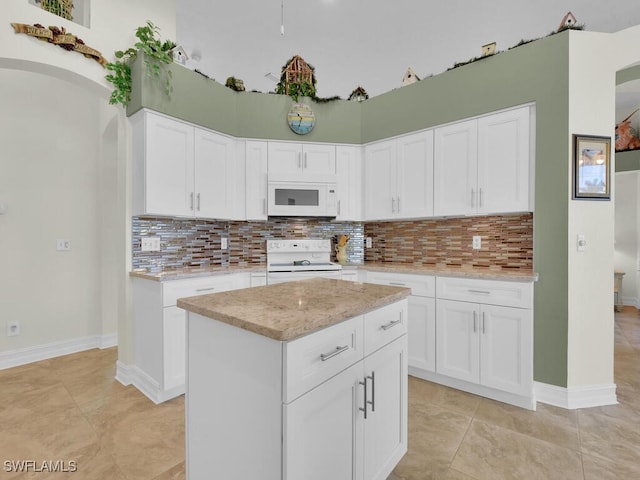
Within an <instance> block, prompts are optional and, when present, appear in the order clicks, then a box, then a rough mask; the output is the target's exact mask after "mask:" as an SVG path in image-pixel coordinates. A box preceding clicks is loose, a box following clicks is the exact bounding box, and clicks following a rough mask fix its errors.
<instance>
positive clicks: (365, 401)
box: [358, 377, 369, 420]
mask: <svg viewBox="0 0 640 480" xmlns="http://www.w3.org/2000/svg"><path fill="white" fill-rule="evenodd" d="M358 384H359V385H362V386H363V387H364V407H358V410H360V411H361V412H364V419H365V420H366V419H367V404H368V403H369V402H368V400H367V377H364V382H358Z"/></svg>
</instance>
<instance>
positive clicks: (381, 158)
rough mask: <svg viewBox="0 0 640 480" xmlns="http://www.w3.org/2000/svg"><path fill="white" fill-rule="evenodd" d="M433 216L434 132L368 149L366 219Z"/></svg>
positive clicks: (366, 157)
mask: <svg viewBox="0 0 640 480" xmlns="http://www.w3.org/2000/svg"><path fill="white" fill-rule="evenodd" d="M430 216H433V131H432V130H428V131H425V132H420V133H415V134H412V135H405V136H403V137H399V138H397V139H395V140H387V141H384V142H378V143H374V144H370V145H367V146H366V147H365V218H366V219H367V220H384V219H390V218H420V217H430Z"/></svg>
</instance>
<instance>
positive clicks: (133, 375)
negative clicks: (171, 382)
mask: <svg viewBox="0 0 640 480" xmlns="http://www.w3.org/2000/svg"><path fill="white" fill-rule="evenodd" d="M116 380H118V381H119V382H120V383H121V384H122V385H124V386H127V385H133V386H134V387H136V388H137V389H138V390H140V391H141V392H142V393H143V394H144V395H145V396H146V397H147V398H148V399H149V400H151V401H152V402H153V403H155V404H156V405H157V404H159V403H162V402H166V401H167V400H171V399H172V398H175V397H178V396H180V395H182V394H183V393H184V390H185V388H184V385H179V386H177V387H174V388H170V389H168V390H162V389H161V388H160V384H159V383H158V382H157V381H156V380H155V379H153V378H151V377H150V376H149V375H148V374H147V373H146V372H144V371H142V370H141V369H140V368H138V367H137V366H136V365H125V364H123V363H121V362H120V361H119V360H118V362H117V363H116Z"/></svg>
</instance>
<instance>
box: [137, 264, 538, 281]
mask: <svg viewBox="0 0 640 480" xmlns="http://www.w3.org/2000/svg"><path fill="white" fill-rule="evenodd" d="M266 269H267V266H266V265H242V266H241V265H234V266H226V267H221V266H213V267H190V268H177V269H172V270H164V271H160V272H148V271H146V270H133V271H132V272H130V273H129V275H130V276H132V277H138V278H145V279H147V280H154V281H157V282H164V281H170V280H180V279H183V278H194V277H206V276H210V275H224V274H228V273H237V272H256V273H264V272H265V271H266ZM343 269H344V270H353V269H358V270H365V271H370V272H387V273H407V274H413V275H435V276H438V277H464V278H477V279H480V280H482V279H484V280H507V281H509V280H510V281H513V282H537V281H538V274H537V273H535V272H533V271H531V270H506V269H501V270H498V269H492V268H491V267H489V268H481V267H451V266H444V265H443V266H433V265H412V264H408V263H371V262H369V263H357V264H347V265H343Z"/></svg>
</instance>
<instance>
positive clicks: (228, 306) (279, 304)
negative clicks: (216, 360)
mask: <svg viewBox="0 0 640 480" xmlns="http://www.w3.org/2000/svg"><path fill="white" fill-rule="evenodd" d="M410 293H411V290H410V289H408V288H401V287H390V286H387V285H372V284H370V283H359V282H348V281H344V280H334V279H329V278H310V279H306V280H300V281H297V282H287V283H279V284H276V285H269V286H266V287H254V288H245V289H242V290H232V291H229V292H220V293H212V294H209V295H199V296H197V297H186V298H179V299H178V307H180V308H183V309H185V310H188V311H190V312H194V313H198V314H200V315H203V316H205V317H209V318H213V319H216V320H219V321H221V322H225V323H228V324H230V325H234V326H236V327H240V328H243V329H245V330H249V331H251V332H254V333H258V334H260V335H264V336H266V337H269V338H273V339H274V340H283V341H286V340H294V339H296V338H298V337H301V336H303V335H307V334H309V333H313V332H315V331H317V330H320V329H322V328H325V327H329V326H331V325H334V324H336V323H339V322H342V321H344V320H347V319H349V318H352V317H356V316H358V315H361V314H363V313H366V312H370V311H372V310H376V309H377V308H380V307H382V306H384V305H388V304H391V303H393V302H397V301H399V300H402V299H403V298H406V297H408V296H409V295H410Z"/></svg>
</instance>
